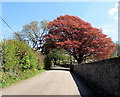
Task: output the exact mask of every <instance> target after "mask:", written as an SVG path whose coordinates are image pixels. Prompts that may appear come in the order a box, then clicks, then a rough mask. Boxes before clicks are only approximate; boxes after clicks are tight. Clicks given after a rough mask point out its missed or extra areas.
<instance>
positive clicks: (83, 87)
mask: <svg viewBox="0 0 120 97" xmlns="http://www.w3.org/2000/svg"><path fill="white" fill-rule="evenodd" d="M70 73H71V75H72V77H73V79H74V81H75V83H76V85H77V87H78V90H79V92H80V94H81V96H82V97H97V96H95V95H94V93H93V91H92V89H91V88H90V87H89V86H88V85H87V84H86V83H85V82H84V81H83V80H82V79H80V78H78V76H76V75H75V74H74V73H73V72H70Z"/></svg>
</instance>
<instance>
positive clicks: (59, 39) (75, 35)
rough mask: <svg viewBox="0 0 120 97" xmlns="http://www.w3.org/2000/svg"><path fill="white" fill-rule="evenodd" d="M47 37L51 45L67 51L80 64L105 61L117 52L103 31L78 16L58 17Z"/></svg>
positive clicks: (49, 26) (50, 24) (52, 23)
mask: <svg viewBox="0 0 120 97" xmlns="http://www.w3.org/2000/svg"><path fill="white" fill-rule="evenodd" d="M48 28H49V32H48V35H45V36H44V37H45V38H46V41H48V42H49V44H54V46H55V47H57V48H62V49H65V50H67V51H68V52H69V53H70V55H72V56H73V57H74V58H75V59H76V60H77V61H78V63H81V62H82V61H83V60H86V59H88V58H93V59H96V60H100V59H105V58H108V57H109V56H110V54H111V53H112V52H113V51H114V50H115V45H114V44H113V43H112V41H111V39H110V38H108V37H107V35H105V34H103V33H102V30H101V29H98V28H94V27H92V26H91V24H90V23H88V22H85V21H83V20H82V19H80V18H79V17H77V16H70V15H64V16H60V17H57V19H54V20H53V21H51V22H50V23H49V25H48Z"/></svg>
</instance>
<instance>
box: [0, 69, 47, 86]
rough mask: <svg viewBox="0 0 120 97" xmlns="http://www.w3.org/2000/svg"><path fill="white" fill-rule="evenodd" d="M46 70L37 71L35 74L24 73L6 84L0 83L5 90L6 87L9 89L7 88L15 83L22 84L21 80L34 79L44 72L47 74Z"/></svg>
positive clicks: (8, 80) (10, 79)
mask: <svg viewBox="0 0 120 97" xmlns="http://www.w3.org/2000/svg"><path fill="white" fill-rule="evenodd" d="M45 71H46V70H45V69H41V70H37V71H33V72H31V73H30V72H28V73H26V72H25V73H22V74H21V76H18V77H16V78H9V79H7V80H6V82H5V83H0V88H4V87H7V86H10V85H12V84H14V83H17V82H20V81H21V80H25V79H28V78H30V77H33V76H35V75H37V74H39V73H42V72H45Z"/></svg>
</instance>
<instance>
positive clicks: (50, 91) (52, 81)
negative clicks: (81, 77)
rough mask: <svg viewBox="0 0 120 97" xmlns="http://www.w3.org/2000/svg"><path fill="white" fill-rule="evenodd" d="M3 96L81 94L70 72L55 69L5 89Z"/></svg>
mask: <svg viewBox="0 0 120 97" xmlns="http://www.w3.org/2000/svg"><path fill="white" fill-rule="evenodd" d="M58 68H61V67H58ZM2 95H80V93H79V90H78V87H77V85H76V83H75V81H74V79H73V77H72V75H71V73H70V72H69V71H68V70H64V69H63V70H60V69H59V70H57V69H53V70H49V71H46V72H43V73H41V74H38V75H37V76H34V77H32V78H30V79H27V80H24V81H21V82H19V83H16V84H13V85H11V86H9V87H6V88H4V89H3V90H2Z"/></svg>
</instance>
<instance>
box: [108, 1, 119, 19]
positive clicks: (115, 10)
mask: <svg viewBox="0 0 120 97" xmlns="http://www.w3.org/2000/svg"><path fill="white" fill-rule="evenodd" d="M108 13H109V15H110V16H112V17H113V18H114V19H115V20H118V3H116V4H115V6H114V7H113V8H111V9H110V10H109V11H108Z"/></svg>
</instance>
